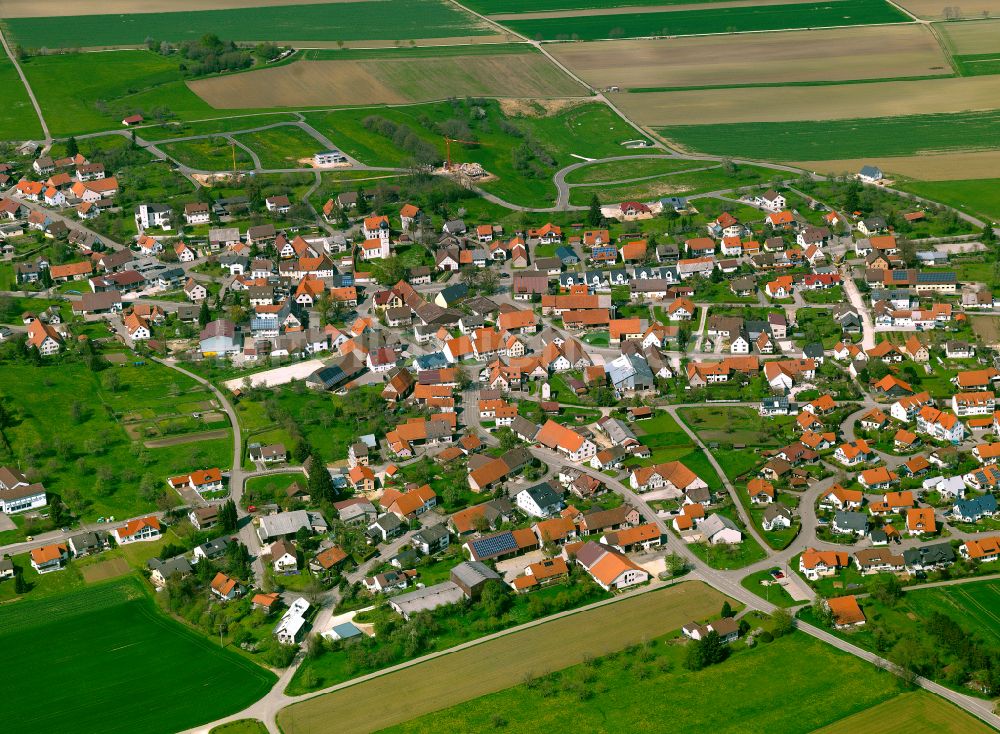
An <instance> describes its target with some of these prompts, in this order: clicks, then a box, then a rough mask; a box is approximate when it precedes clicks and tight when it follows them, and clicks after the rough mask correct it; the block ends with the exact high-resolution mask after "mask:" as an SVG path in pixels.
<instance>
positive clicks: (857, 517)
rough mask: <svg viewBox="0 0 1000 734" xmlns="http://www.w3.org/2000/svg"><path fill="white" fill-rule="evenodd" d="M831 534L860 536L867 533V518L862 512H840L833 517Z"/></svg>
mask: <svg viewBox="0 0 1000 734" xmlns="http://www.w3.org/2000/svg"><path fill="white" fill-rule="evenodd" d="M831 527H832V528H833V532H835V533H842V534H844V535H857V536H862V535H865V534H866V533H867V532H868V517H867V516H866V515H865V514H864V513H863V512H848V511H844V510H841V511H840V512H837V513H836V514H835V515H834V517H833V523H832V525H831Z"/></svg>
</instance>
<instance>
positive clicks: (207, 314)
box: [198, 301, 212, 329]
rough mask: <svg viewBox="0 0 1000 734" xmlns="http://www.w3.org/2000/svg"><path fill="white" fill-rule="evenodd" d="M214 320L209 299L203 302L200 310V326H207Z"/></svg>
mask: <svg viewBox="0 0 1000 734" xmlns="http://www.w3.org/2000/svg"><path fill="white" fill-rule="evenodd" d="M211 320H212V312H211V311H209V310H208V301H202V302H201V310H200V311H199V312H198V326H200V327H201V328H203V329H204V328H205V327H206V326H208V322H209V321H211Z"/></svg>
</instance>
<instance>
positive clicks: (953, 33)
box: [936, 3, 1000, 55]
mask: <svg viewBox="0 0 1000 734" xmlns="http://www.w3.org/2000/svg"><path fill="white" fill-rule="evenodd" d="M997 10H1000V3H997ZM936 28H937V29H938V30H939V31H940V33H941V35H942V36H944V38H945V40H946V41H947V43H948V46H949V47H950V48H951V50H952V51H953V52H954V53H956V54H963V55H964V54H988V53H995V52H1000V20H972V21H966V22H964V23H942V24H940V25H938V26H936Z"/></svg>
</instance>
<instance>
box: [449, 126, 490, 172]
mask: <svg viewBox="0 0 1000 734" xmlns="http://www.w3.org/2000/svg"><path fill="white" fill-rule="evenodd" d="M442 137H444V152H445V164H444V170H446V171H450V170H451V144H452V143H463V144H464V145H483V143H480V142H479V141H478V140H459V139H458V138H449V137H448V136H447V135H444V136H442Z"/></svg>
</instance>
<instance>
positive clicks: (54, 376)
mask: <svg viewBox="0 0 1000 734" xmlns="http://www.w3.org/2000/svg"><path fill="white" fill-rule="evenodd" d="M108 373H113V374H114V375H116V377H117V380H118V381H119V383H120V385H119V387H118V388H117V390H112V389H110V388H109V387H107V385H108V383H107V382H106V381H107V380H108V379H110V378H108V377H107V375H108ZM0 386H6V388H0V389H3V391H4V392H5V393H7V396H8V398H11V397H14V396H16V395H40V396H45V397H44V398H43V399H40V400H32V401H17V403H16V404H14V413H15V423H14V425H13V426H12V427H10V428H8V429H7V436H8V437H9V439H10V442H11V445H12V451H13V454H14V456H15V457H16V458H17V460H19V461H20V464H21V466H25V467H32V468H33V469H34V470H35V471H37V473H38V476H39V480H40V481H41V482H42V483H43V484H44V485H45V487H46V489H48V490H49V491H50V492H54V493H56V494H59V495H61V496H62V497H63V499H64V500H65V501H66V502H67V504H69V506H70V507H71V509H73V510H74V511H75V512H76V513H78V514H80V515H81V516H82V518H83V519H86V520H91V521H92V520H94V519H96V518H97V517H100V516H109V515H115V516H117V517H133V516H135V515H138V514H140V513H142V512H147V511H150V510H152V509H155V507H156V504H155V494H145V495H144V494H143V491H142V489H141V488H142V487H143V486H144V485H149V486H151V487H155V488H158V489H160V490H161V491H163V489H162V488H163V487H165V484H164V482H165V479H166V477H168V476H170V475H173V474H178V473H180V472H184V471H191V470H193V469H197V468H207V467H211V466H218V467H220V468H222V469H223V470H228V469H229V468H230V464H231V461H232V438H225V439H215V440H209V441H200V442H197V443H188V444H181V445H177V446H169V447H164V448H152V449H147V448H144V447H143V446H142V444H141V442H139V441H132V440H130V439H129V437H128V435H127V433H126V431H125V427H124V422H123V418H125V417H132V418H135V419H136V420H137V421H139V422H140V423H141V422H142V421H152V420H155V419H156V418H157V416H162V415H171V414H174V413H175V409H176V407H177V406H178V405H179V404H192V403H190V401H191V400H194V401H195V403H194V404H197V403H200V402H202V401H205V400H207V399H209V398H210V395H209V394H208V393H207V392H204V391H203V388H202V387H201V386H200V385H198V384H197V383H195V382H194V381H193V380H192V379H190V378H188V377H185V376H184V375H181V374H180V373H178V372H175V371H174V370H171V369H169V368H168V367H163V366H161V365H159V364H156V363H153V362H147V363H146V364H145V365H144V366H141V367H136V366H131V365H129V366H125V367H108V368H106V369H105V370H103V371H102V372H97V373H95V372H92V371H91V370H90V369H88V367H87V366H86V365H84V364H82V363H80V362H77V361H73V360H72V358H64V360H63V361H62V362H54V363H53V362H50V363H47V364H45V365H44V366H29V365H25V364H9V363H8V364H2V365H0ZM11 386H16V387H15V388H14V390H13V394H11V392H9V391H10V387H11ZM184 401H189V402H188V403H184ZM163 501H165V502H167V503H171V502H176V499H175V498H174V497H173V496H172V495H171V494H164V495H163Z"/></svg>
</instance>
